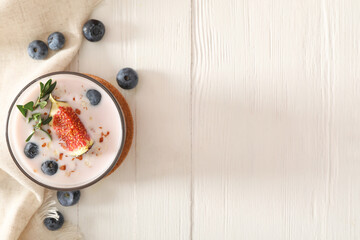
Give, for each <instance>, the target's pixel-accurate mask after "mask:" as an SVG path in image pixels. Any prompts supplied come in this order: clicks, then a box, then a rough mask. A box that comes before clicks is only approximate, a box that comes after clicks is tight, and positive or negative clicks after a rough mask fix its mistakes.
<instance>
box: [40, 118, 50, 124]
mask: <svg viewBox="0 0 360 240" xmlns="http://www.w3.org/2000/svg"><path fill="white" fill-rule="evenodd" d="M51 120H52V117H48V118H47V119H45V120H44V121H43V122H42V124H43V125H46V124H48V123H49V122H51Z"/></svg>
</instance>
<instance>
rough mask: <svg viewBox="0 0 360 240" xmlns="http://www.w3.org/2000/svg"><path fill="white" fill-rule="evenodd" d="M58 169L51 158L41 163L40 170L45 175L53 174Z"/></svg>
mask: <svg viewBox="0 0 360 240" xmlns="http://www.w3.org/2000/svg"><path fill="white" fill-rule="evenodd" d="M57 170H58V164H57V162H55V161H53V160H47V161H45V162H43V163H42V164H41V171H43V173H45V174H46V175H50V176H51V175H54V174H55V173H56V172H57Z"/></svg>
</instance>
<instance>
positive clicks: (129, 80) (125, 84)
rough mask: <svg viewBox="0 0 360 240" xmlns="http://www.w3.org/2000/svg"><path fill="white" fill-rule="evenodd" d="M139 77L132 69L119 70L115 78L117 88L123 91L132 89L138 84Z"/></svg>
mask: <svg viewBox="0 0 360 240" xmlns="http://www.w3.org/2000/svg"><path fill="white" fill-rule="evenodd" d="M138 80H139V77H138V75H137V73H136V72H135V70H134V69H132V68H123V69H121V70H120V71H119V72H118V74H117V76H116V81H117V83H118V84H119V86H120V87H121V88H123V89H132V88H134V87H136V85H137V84H138Z"/></svg>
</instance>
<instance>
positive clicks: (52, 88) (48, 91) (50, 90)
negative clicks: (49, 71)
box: [46, 82, 56, 94]
mask: <svg viewBox="0 0 360 240" xmlns="http://www.w3.org/2000/svg"><path fill="white" fill-rule="evenodd" d="M55 87H56V82H54V83H53V84H51V85H50V87H49V89H48V90H47V91H46V94H50V93H51V92H52V91H53V90H54V88H55Z"/></svg>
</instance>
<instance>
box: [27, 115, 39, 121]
mask: <svg viewBox="0 0 360 240" xmlns="http://www.w3.org/2000/svg"><path fill="white" fill-rule="evenodd" d="M39 117H40V113H34V114H33V115H31V117H29V119H28V123H29V122H31V120H35V121H37V120H38V119H39Z"/></svg>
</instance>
